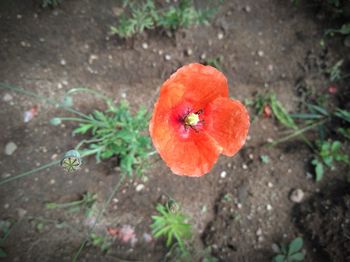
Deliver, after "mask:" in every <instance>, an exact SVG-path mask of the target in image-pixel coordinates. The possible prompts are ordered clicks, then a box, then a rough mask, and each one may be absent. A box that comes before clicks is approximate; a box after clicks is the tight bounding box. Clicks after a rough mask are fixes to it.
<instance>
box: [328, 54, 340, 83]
mask: <svg viewBox="0 0 350 262" xmlns="http://www.w3.org/2000/svg"><path fill="white" fill-rule="evenodd" d="M343 62H344V61H343V59H342V60H339V61H338V62H337V63H335V64H334V65H333V66H332V67H331V68H329V69H327V70H326V73H327V74H328V75H329V80H331V82H336V81H339V80H341V79H342V71H341V67H342V65H343Z"/></svg>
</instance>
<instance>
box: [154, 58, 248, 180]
mask: <svg viewBox="0 0 350 262" xmlns="http://www.w3.org/2000/svg"><path fill="white" fill-rule="evenodd" d="M248 129H249V114H248V112H247V110H246V108H245V107H244V106H243V105H242V104H241V103H240V102H239V101H237V100H233V99H230V98H229V97H228V83H227V79H226V77H225V76H224V75H223V74H222V73H221V72H220V71H218V70H217V69H215V68H214V67H211V66H204V65H201V64H189V65H186V66H183V67H181V68H180V69H179V70H177V71H176V72H175V73H174V74H173V75H172V76H171V77H170V78H169V79H168V80H167V81H165V83H164V84H163V86H162V87H161V90H160V96H159V98H158V101H157V102H156V104H155V107H154V112H153V116H152V119H151V122H150V126H149V130H150V134H151V137H152V140H153V144H154V146H155V148H156V149H157V151H158V152H159V154H160V156H161V157H162V159H163V160H164V161H165V162H166V163H167V165H168V166H169V167H170V169H171V170H172V171H173V172H174V173H175V174H177V175H185V176H202V175H204V174H205V173H208V172H209V170H210V169H211V168H212V166H213V165H214V163H215V162H216V160H217V159H218V157H219V155H220V154H224V155H226V156H233V155H234V154H236V153H237V152H238V150H239V149H240V148H241V147H242V146H243V144H244V142H245V139H246V136H247V133H248Z"/></svg>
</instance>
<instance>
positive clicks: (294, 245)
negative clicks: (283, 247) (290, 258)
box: [288, 237, 304, 255]
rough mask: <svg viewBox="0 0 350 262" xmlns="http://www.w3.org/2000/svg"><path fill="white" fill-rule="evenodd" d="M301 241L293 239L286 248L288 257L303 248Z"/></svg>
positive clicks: (299, 238) (300, 239) (298, 238)
mask: <svg viewBox="0 0 350 262" xmlns="http://www.w3.org/2000/svg"><path fill="white" fill-rule="evenodd" d="M303 243H304V241H303V239H302V238H301V237H297V238H295V239H294V240H293V241H292V242H291V243H290V244H289V246H288V255H291V254H294V253H295V252H298V251H299V250H300V249H301V248H302V247H303Z"/></svg>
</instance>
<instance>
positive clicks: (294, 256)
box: [272, 237, 304, 262]
mask: <svg viewBox="0 0 350 262" xmlns="http://www.w3.org/2000/svg"><path fill="white" fill-rule="evenodd" d="M302 247H303V239H302V238H301V237H297V238H295V239H294V240H293V241H292V242H291V243H290V244H289V245H284V244H281V245H280V248H279V254H278V255H276V256H275V257H274V258H273V260H272V261H273V262H297V261H303V260H304V253H302V252H301V249H302Z"/></svg>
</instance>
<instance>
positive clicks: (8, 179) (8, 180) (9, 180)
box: [0, 160, 61, 186]
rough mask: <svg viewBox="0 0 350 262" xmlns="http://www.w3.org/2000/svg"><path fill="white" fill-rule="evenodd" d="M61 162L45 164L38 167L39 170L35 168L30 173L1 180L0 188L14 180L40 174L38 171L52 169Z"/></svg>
mask: <svg viewBox="0 0 350 262" xmlns="http://www.w3.org/2000/svg"><path fill="white" fill-rule="evenodd" d="M60 162H61V160H55V161H52V162H49V163H47V164H45V165H42V166H40V167H38V168H35V169H32V170H30V171H27V172H24V173H22V174H19V175H17V176H13V177H9V178H6V179H3V180H0V186H2V185H4V184H6V183H8V182H11V181H13V180H16V179H19V178H22V177H26V176H29V175H31V174H34V173H36V172H38V171H40V170H43V169H46V168H49V167H51V166H54V165H57V164H59V163H60Z"/></svg>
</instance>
